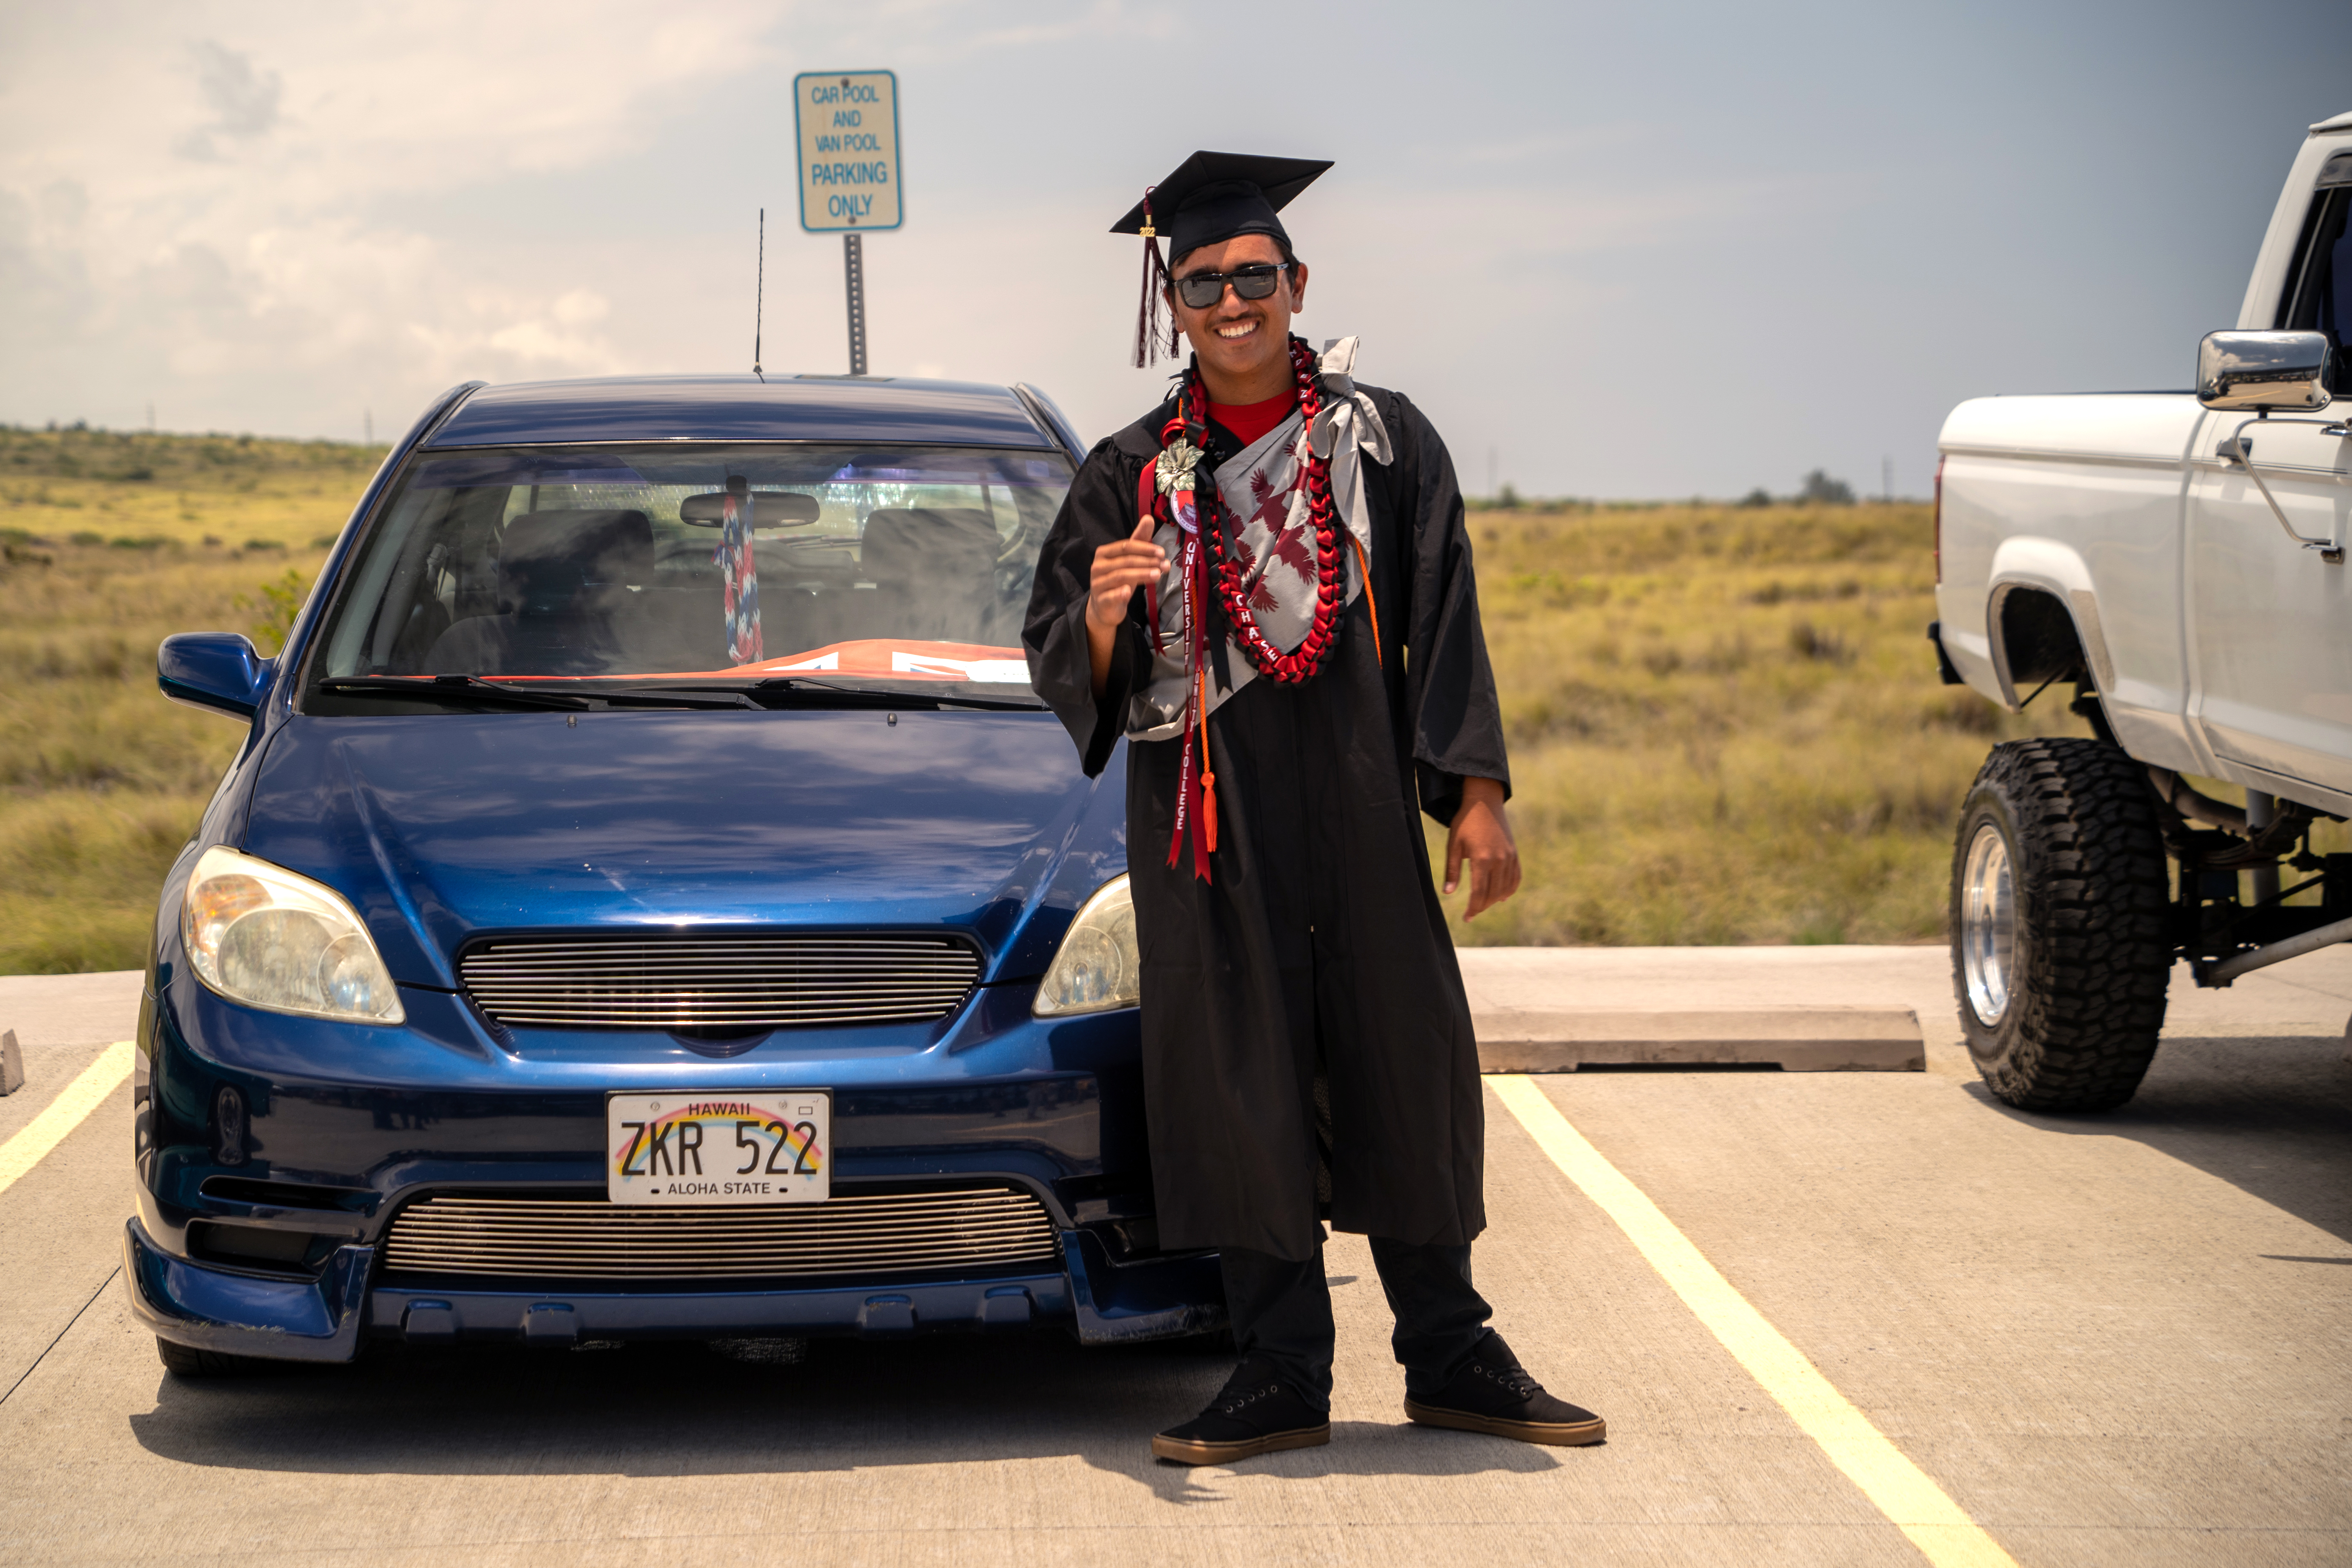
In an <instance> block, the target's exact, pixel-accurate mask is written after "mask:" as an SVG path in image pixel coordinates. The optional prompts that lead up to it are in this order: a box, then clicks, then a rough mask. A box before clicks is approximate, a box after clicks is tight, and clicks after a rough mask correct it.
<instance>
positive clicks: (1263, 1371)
mask: <svg viewBox="0 0 2352 1568" xmlns="http://www.w3.org/2000/svg"><path fill="white" fill-rule="evenodd" d="M1330 1440H1331V1417H1330V1415H1328V1413H1327V1412H1324V1411H1320V1410H1318V1409H1316V1408H1315V1407H1314V1406H1312V1405H1308V1404H1307V1401H1306V1400H1305V1399H1304V1398H1302V1397H1300V1395H1299V1393H1298V1391H1297V1389H1295V1388H1293V1387H1291V1386H1290V1384H1286V1383H1285V1382H1283V1381H1282V1379H1281V1378H1280V1377H1279V1376H1277V1375H1276V1373H1274V1372H1273V1371H1272V1370H1271V1369H1269V1368H1268V1367H1266V1366H1265V1364H1264V1363H1259V1362H1244V1363H1242V1364H1241V1365H1240V1366H1239V1367H1238V1368H1237V1369H1235V1371H1234V1375H1233V1376H1231V1377H1229V1378H1227V1379H1226V1380H1225V1386H1224V1387H1223V1389H1221V1390H1219V1391H1218V1394H1217V1396H1216V1398H1214V1399H1213V1400H1211V1401H1210V1402H1209V1407H1208V1408H1207V1409H1206V1410H1203V1411H1202V1412H1201V1414H1199V1415H1195V1416H1194V1417H1192V1419H1191V1420H1190V1421H1187V1422H1185V1423H1184V1424H1183V1425H1182V1426H1171V1427H1170V1428H1168V1430H1167V1431H1165V1432H1162V1433H1160V1435H1159V1436H1156V1437H1154V1438H1152V1439H1151V1451H1152V1452H1153V1453H1154V1454H1157V1455H1158V1456H1160V1458H1163V1459H1171V1460H1173V1461H1175V1462H1176V1463H1177V1464H1180V1465H1230V1464H1232V1463H1233V1462H1234V1460H1235V1459H1246V1458H1250V1457H1251V1456H1252V1455H1254V1454H1271V1453H1274V1452H1276V1450H1278V1449H1283V1448H1319V1447H1322V1446H1323V1445H1324V1444H1326V1443H1328V1442H1329V1441H1330Z"/></svg>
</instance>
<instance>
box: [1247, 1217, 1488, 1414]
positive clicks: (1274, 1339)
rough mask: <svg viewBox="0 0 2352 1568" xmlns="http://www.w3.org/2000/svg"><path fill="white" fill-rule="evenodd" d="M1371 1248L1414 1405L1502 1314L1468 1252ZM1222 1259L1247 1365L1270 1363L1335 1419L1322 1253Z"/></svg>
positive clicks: (1381, 1243)
mask: <svg viewBox="0 0 2352 1568" xmlns="http://www.w3.org/2000/svg"><path fill="white" fill-rule="evenodd" d="M1371 1243H1372V1263H1373V1266H1374V1267H1375V1268H1379V1270H1380V1273H1381V1290H1382V1291H1384V1292H1385V1293H1386V1294H1387V1296H1388V1299H1389V1310H1390V1311H1391V1312H1392V1313H1394V1314H1395V1315H1396V1332H1395V1334H1394V1335H1393V1336H1391V1340H1390V1343H1391V1345H1392V1346H1393V1347H1394V1348H1395V1351H1396V1358H1397V1361H1398V1363H1400V1364H1402V1366H1403V1368H1404V1390H1405V1392H1406V1393H1407V1394H1412V1395H1413V1396H1414V1397H1416V1398H1420V1397H1423V1396H1426V1395H1429V1394H1435V1393H1436V1392H1437V1391H1438V1390H1439V1389H1441V1388H1443V1387H1444V1386H1445V1384H1446V1383H1447V1381H1448V1380H1449V1379H1451V1378H1452V1377H1453V1375H1454V1373H1456V1372H1458V1371H1460V1370H1461V1368H1462V1364H1463V1363H1465V1362H1466V1361H1468V1360H1469V1359H1470V1352H1473V1351H1475V1349H1477V1347H1478V1342H1479V1341H1481V1340H1483V1339H1485V1338H1486V1336H1487V1335H1488V1334H1489V1333H1491V1332H1493V1331H1492V1330H1491V1329H1489V1328H1487V1327H1486V1320H1487V1319H1488V1318H1489V1317H1491V1316H1493V1315H1494V1309H1493V1308H1491V1307H1489V1306H1487V1305H1486V1299H1485V1298H1484V1297H1482V1296H1480V1295H1479V1294H1478V1292H1477V1291H1476V1290H1475V1289H1473V1288H1472V1287H1471V1284H1470V1249H1469V1247H1416V1246H1412V1245H1409V1244H1407V1243H1405V1242H1402V1241H1389V1240H1386V1239H1384V1238H1382V1237H1377V1236H1376V1237H1372V1238H1371ZM1221 1256H1222V1257H1223V1263H1224V1275H1225V1306H1226V1309H1227V1310H1229V1311H1230V1312H1231V1313H1232V1315H1233V1324H1234V1342H1236V1343H1237V1344H1238V1345H1239V1347H1240V1349H1241V1352H1242V1355H1243V1357H1244V1359H1248V1358H1253V1357H1255V1359H1257V1360H1260V1361H1264V1362H1268V1363H1272V1364H1273V1366H1274V1368H1275V1370H1276V1371H1277V1372H1278V1373H1281V1374H1282V1376H1283V1377H1284V1378H1285V1379H1286V1381H1287V1382H1289V1383H1290V1384H1291V1385H1292V1386H1293V1387H1295V1388H1297V1390H1298V1391H1299V1393H1301V1394H1305V1395H1306V1396H1307V1402H1308V1403H1309V1404H1312V1405H1318V1406H1320V1407H1321V1408H1324V1409H1327V1410H1328V1409H1329V1408H1330V1405H1331V1353H1332V1349H1333V1342H1334V1340H1335V1338H1336V1335H1335V1332H1334V1330H1333V1326H1332V1322H1331V1288H1330V1286H1329V1284H1328V1283H1327V1282H1326V1280H1325V1279H1324V1277H1323V1249H1322V1247H1319V1246H1318V1247H1317V1248H1316V1249H1315V1256H1314V1257H1312V1258H1307V1260H1306V1261H1305V1262H1303V1263H1292V1262H1288V1261H1286V1260H1285V1259H1283V1258H1276V1257H1274V1256H1273V1255H1271V1254H1269V1253H1264V1252H1251V1251H1247V1250H1245V1249H1244V1248H1241V1247H1226V1248H1224V1250H1223V1253H1222V1255H1221Z"/></svg>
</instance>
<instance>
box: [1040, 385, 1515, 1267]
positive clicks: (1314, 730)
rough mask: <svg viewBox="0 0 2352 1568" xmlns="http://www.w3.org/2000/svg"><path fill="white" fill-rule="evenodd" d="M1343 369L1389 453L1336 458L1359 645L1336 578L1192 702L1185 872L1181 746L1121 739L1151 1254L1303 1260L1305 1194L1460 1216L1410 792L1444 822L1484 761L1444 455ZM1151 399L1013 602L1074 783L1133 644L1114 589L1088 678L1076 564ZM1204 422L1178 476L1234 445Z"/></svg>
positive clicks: (1088, 477)
mask: <svg viewBox="0 0 2352 1568" xmlns="http://www.w3.org/2000/svg"><path fill="white" fill-rule="evenodd" d="M1362 390H1364V391H1366V392H1369V393H1370V395H1371V397H1372V400H1373V404H1374V405H1375V407H1377V408H1378V410H1379V411H1380V414H1381V418H1382V420H1383V421H1384V422H1385V423H1386V425H1387V426H1388V430H1389V435H1390V440H1391V446H1392V447H1393V448H1394V453H1395V460H1394V461H1393V462H1392V463H1391V464H1389V465H1388V466H1386V467H1383V466H1381V465H1380V464H1377V463H1374V462H1371V461H1370V460H1369V458H1368V459H1367V460H1366V461H1365V462H1364V463H1363V465H1362V468H1361V472H1362V474H1363V476H1364V481H1363V482H1364V485H1365V490H1366V499H1367V503H1368V510H1369V511H1370V518H1371V536H1372V537H1371V548H1370V552H1369V553H1370V562H1371V587H1372V598H1373V600H1374V601H1375V602H1376V606H1377V609H1378V613H1379V620H1380V631H1381V638H1382V640H1383V644H1384V646H1383V647H1381V649H1380V650H1379V652H1378V653H1376V652H1375V650H1374V648H1373V646H1372V643H1373V637H1372V625H1371V622H1372V613H1371V612H1372V610H1373V608H1374V607H1375V606H1374V605H1368V604H1367V602H1366V598H1365V596H1364V595H1357V597H1356V600H1355V602H1354V603H1353V604H1352V605H1349V614H1348V616H1347V619H1346V621H1345V623H1344V626H1345V629H1344V630H1343V631H1342V632H1341V633H1340V635H1339V637H1338V639H1337V641H1336V643H1335V645H1334V647H1333V648H1332V649H1331V651H1330V653H1329V654H1328V656H1327V657H1326V658H1325V662H1324V666H1323V668H1322V669H1321V670H1320V671H1318V673H1317V674H1316V675H1315V676H1314V678H1313V679H1309V680H1307V682H1305V683H1304V684H1302V685H1298V686H1284V685H1281V684H1279V683H1278V682H1276V681H1274V680H1271V679H1265V678H1263V677H1261V678H1259V679H1256V680H1254V681H1252V682H1251V683H1250V684H1249V685H1248V686H1246V687H1244V688H1243V689H1242V690H1241V691H1240V692H1238V693H1237V694H1235V695H1234V696H1233V697H1232V698H1230V699H1228V700H1226V701H1225V702H1224V704H1223V706H1221V707H1220V708H1218V709H1217V710H1216V711H1215V712H1214V713H1213V714H1212V715H1211V716H1210V719H1209V747H1210V752H1211V757H1212V760H1213V766H1214V770H1215V774H1216V795H1217V831H1218V843H1217V850H1216V854H1215V855H1214V856H1213V858H1212V859H1213V880H1212V881H1208V882H1202V881H1199V880H1197V879H1195V878H1194V876H1193V873H1192V857H1191V854H1190V853H1189V851H1188V852H1187V853H1186V854H1184V855H1183V856H1181V857H1180V858H1179V860H1178V864H1177V865H1176V866H1175V867H1173V868H1171V867H1170V866H1169V865H1168V864H1167V860H1168V845H1169V839H1170V836H1171V833H1172V832H1173V830H1174V824H1175V810H1176V781H1177V772H1178V763H1179V759H1180V756H1181V752H1182V748H1183V742H1182V741H1181V740H1168V741H1149V742H1133V743H1132V744H1131V745H1130V746H1129V755H1128V774H1127V777H1128V794H1127V813H1128V816H1127V820H1128V840H1127V844H1128V866H1129V876H1130V879H1131V886H1132V889H1133V891H1134V899H1135V923H1136V933H1137V939H1138V943H1139V948H1140V951H1141V956H1142V975H1141V984H1142V998H1143V1069H1144V1085H1145V1090H1144V1092H1145V1101H1146V1112H1147V1120H1148V1125H1149V1128H1150V1140H1151V1168H1152V1181H1153V1185H1154V1188H1155V1190H1156V1194H1157V1200H1158V1205H1159V1224H1160V1244H1161V1245H1162V1246H1163V1247H1170V1248H1181V1247H1249V1248H1253V1249H1255V1250H1257V1251H1260V1252H1268V1253H1272V1254H1275V1255H1276V1256H1277V1257H1280V1258H1291V1259H1303V1258H1307V1257H1309V1256H1311V1254H1312V1253H1313V1250H1314V1248H1315V1247H1316V1246H1317V1245H1318V1243H1319V1242H1320V1241H1321V1239H1322V1230H1321V1227H1320V1226H1319V1224H1318V1215H1319V1214H1322V1213H1328V1217H1329V1218H1330V1221H1331V1223H1332V1224H1333V1225H1334V1226H1337V1227H1338V1228H1339V1229H1340V1230H1344V1231H1356V1232H1362V1233H1366V1234H1370V1235H1375V1236H1382V1237H1391V1238H1392V1239H1395V1240H1399V1241H1406V1242H1419V1243H1443V1244H1454V1245H1459V1244H1465V1243H1467V1242H1468V1241H1469V1240H1470V1239H1471V1238H1472V1237H1475V1236H1476V1235H1477V1234H1478V1233H1479V1232H1480V1231H1481V1230H1483V1229H1484V1228H1485V1227H1486V1206H1485V1201H1484V1197H1483V1194H1482V1182H1483V1174H1484V1167H1485V1154H1486V1151H1485V1137H1486V1126H1485V1114H1484V1108H1483V1105H1482V1102H1481V1100H1480V1097H1479V1087H1478V1050H1477V1044H1476V1041H1475V1039H1474V1038H1473V1037H1472V1034H1471V1029H1470V1010H1469V1005H1468V1002H1467V1000H1466V999H1465V996H1464V994H1463V990H1462V973H1461V970H1460V968H1459V967H1458V966H1457V965H1456V964H1455V963H1454V945H1453V942H1452V939H1451V938H1450V937H1449V936H1448V935H1447V932H1446V930H1445V920H1444V912H1443V910H1441V909H1440V907H1439V904H1438V900H1437V893H1436V889H1435V887H1434V886H1433V882H1432V880H1431V877H1430V866H1429V857H1428V850H1427V846H1426V845H1425V844H1424V843H1423V838H1422V834H1421V828H1420V825H1419V819H1418V817H1417V816H1416V815H1415V807H1416V805H1418V806H1419V807H1420V808H1421V809H1423V810H1425V811H1427V812H1428V813H1429V814H1430V815H1431V816H1434V817H1435V818H1437V819H1438V820H1439V821H1440V822H1451V821H1452V819H1453V816H1454V810H1455V808H1456V807H1457V806H1458V805H1460V803H1461V798H1462V780H1463V778H1464V777H1465V776H1481V777H1486V778H1494V779H1504V780H1507V777H1508V773H1507V764H1506V761H1505V757H1504V748H1503V727H1502V719H1501V715H1500V713H1499V711H1498V710H1497V707H1496V698H1495V679H1494V673H1493V670H1492V669H1491V668H1489V666H1488V664H1487V661H1486V640H1485V638H1484V637H1483V635H1482V634H1481V632H1480V629H1479V624H1478V602H1477V595H1476V592H1475V587H1474V585H1473V583H1472V577H1471V568H1470V539H1469V534H1468V531H1467V530H1466V529H1465V526H1464V521H1463V508H1462V496H1461V491H1460V489H1459V488H1458V487H1457V486H1456V484H1455V482H1454V467H1453V463H1452V461H1451V459H1450V458H1448V457H1447V456H1446V452H1445V447H1444V443H1443V442H1441V441H1440V440H1439V439H1438V436H1437V432H1436V431H1435V430H1433V429H1432V428H1431V426H1430V424H1429V422H1428V420H1427V419H1425V418H1423V416H1422V414H1421V412H1420V411H1419V410H1418V409H1416V408H1414V407H1413V406H1412V404H1410V403H1408V402H1407V401H1405V399H1404V398H1402V396H1399V395H1396V394H1393V393H1390V392H1384V391H1381V390H1380V389H1377V388H1371V387H1365V388H1362ZM1170 413H1171V408H1170V407H1169V406H1168V405H1162V406H1161V407H1160V408H1159V409H1157V410H1155V411H1154V412H1153V413H1152V414H1150V416H1146V417H1145V418H1143V419H1141V420H1139V421H1138V422H1137V423H1136V424H1133V425H1130V426H1128V427H1127V428H1126V429H1124V430H1122V431H1120V432H1119V433H1118V435H1116V436H1113V437H1109V438H1108V440H1105V441H1103V442H1102V443H1101V444H1099V445H1098V446H1097V447H1095V449H1094V450H1093V452H1092V453H1090V454H1089V455H1088V456H1087V460H1086V463H1085V465H1084V466H1083V467H1082V468H1080V469H1079V471H1078V475H1077V478H1076V481H1075V482H1074V483H1073V485H1072V487H1071V489H1070V493H1069V499H1068V500H1067V501H1066V503H1065V504H1064V506H1063V508H1062V510H1061V514H1060V516H1059V517H1057V518H1056V519H1055V523H1054V526H1053V529H1052V531H1051V532H1050V533H1049V534H1048V535H1047V537H1046V540H1045V548H1044V551H1043V552H1042V554H1041V556H1040V558H1039V561H1038V565H1037V577H1036V585H1035V587H1034V591H1033V593H1032V595H1031V598H1030V602H1029V614H1028V620H1027V624H1026V626H1025V628H1024V634H1023V638H1024V642H1025V643H1026V645H1027V647H1028V652H1029V664H1030V669H1031V671H1032V674H1033V676H1034V679H1035V682H1036V686H1037V689H1038V692H1039V694H1040V695H1042V696H1043V697H1044V698H1045V700H1046V701H1048V702H1049V703H1051V704H1052V705H1053V707H1054V710H1055V712H1057V713H1059V714H1060V715H1061V718H1062V721H1063V722H1064V723H1065V724H1066V725H1067V726H1068V727H1069V731H1070V734H1071V736H1072V738H1073V739H1075V740H1076V742H1077V745H1078V749H1079V751H1080V752H1081V753H1082V755H1083V757H1084V762H1085V767H1086V771H1087V774H1088V776H1090V777H1091V776H1093V775H1095V774H1097V773H1100V772H1101V771H1102V769H1103V767H1104V765H1105V764H1106V763H1108V761H1109V758H1110V752H1111V748H1112V747H1113V746H1114V745H1115V744H1117V743H1118V740H1119V738H1120V734H1121V731H1122V728H1123V724H1124V715H1125V713H1126V711H1127V707H1128V698H1129V693H1130V692H1131V690H1132V689H1133V683H1134V682H1135V681H1137V680H1139V679H1148V678H1149V670H1150V657H1149V644H1148V642H1147V641H1146V639H1147V637H1148V636H1149V632H1148V630H1147V628H1146V625H1145V620H1144V609H1143V605H1144V595H1142V594H1140V593H1138V594H1137V595H1135V596H1134V599H1133V601H1132V602H1131V604H1130V605H1129V618H1128V621H1127V624H1126V625H1125V626H1123V627H1122V628H1121V631H1120V637H1119V641H1118V645H1117V653H1116V654H1115V656H1114V658H1113V660H1112V670H1111V677H1110V682H1109V688H1108V690H1107V691H1106V692H1105V693H1104V695H1103V697H1102V698H1101V699H1100V700H1097V699H1096V697H1095V696H1094V693H1093V689H1092V686H1093V682H1092V680H1091V679H1090V676H1089V673H1088V668H1087V636H1086V626H1085V619H1084V618H1085V614H1086V596H1087V579H1088V573H1089V570H1090V567H1091V565H1092V562H1093V559H1094V552H1095V550H1096V548H1097V546H1098V545H1101V544H1103V543H1106V542H1109V541H1111V540H1114V539H1121V538H1125V537H1127V536H1128V535H1129V534H1130V533H1131V532H1133V531H1134V529H1135V525H1136V522H1137V521H1138V516H1139V514H1138V512H1137V510H1136V500H1137V484H1138V480H1139V479H1140V477H1141V472H1142V468H1143V465H1144V464H1146V463H1149V462H1150V461H1152V460H1153V459H1154V458H1156V457H1157V456H1158V455H1159V451H1160V442H1159V432H1160V427H1161V426H1162V425H1163V424H1164V423H1165V421H1166V420H1167V418H1168V416H1169V415H1170ZM1209 435H1210V441H1209V450H1208V457H1209V460H1208V461H1207V462H1204V463H1203V464H1202V468H1201V474H1202V477H1203V479H1205V478H1206V477H1207V475H1208V474H1209V472H1210V470H1211V469H1212V468H1213V467H1214V466H1216V465H1218V464H1222V463H1223V462H1225V461H1227V460H1229V459H1230V458H1233V457H1234V456H1235V455H1237V452H1238V450H1239V447H1238V446H1237V444H1236V442H1235V441H1234V437H1232V436H1231V435H1230V434H1229V433H1227V432H1225V431H1223V430H1222V429H1220V428H1218V427H1216V426H1211V427H1210V432H1209ZM1212 633H1213V635H1214V636H1223V624H1222V621H1218V622H1216V623H1213V626H1212ZM1228 657H1229V658H1233V659H1235V660H1238V659H1240V658H1242V657H1243V656H1242V655H1241V654H1240V653H1239V652H1238V650H1229V652H1228ZM1318 1089H1328V1131H1327V1132H1326V1134H1325V1137H1326V1138H1328V1147H1323V1148H1321V1149H1318V1142H1321V1141H1320V1140H1318V1122H1321V1121H1324V1119H1322V1118H1319V1117H1318V1103H1317V1101H1318ZM1318 1156H1319V1157H1318ZM1318 1178H1320V1180H1318ZM1326 1184H1328V1185H1326ZM1318 1188H1319V1189H1321V1190H1318ZM1326 1205H1328V1208H1327V1206H1326Z"/></svg>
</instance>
